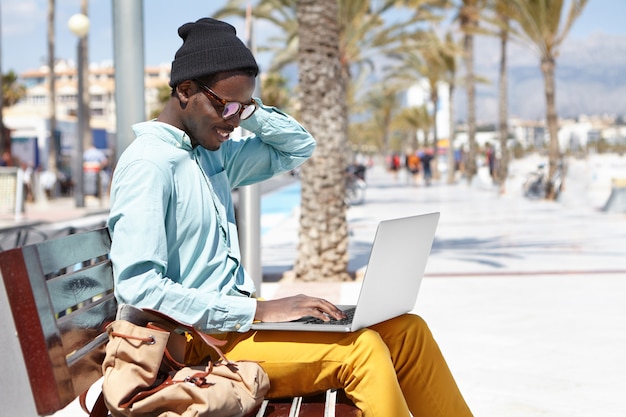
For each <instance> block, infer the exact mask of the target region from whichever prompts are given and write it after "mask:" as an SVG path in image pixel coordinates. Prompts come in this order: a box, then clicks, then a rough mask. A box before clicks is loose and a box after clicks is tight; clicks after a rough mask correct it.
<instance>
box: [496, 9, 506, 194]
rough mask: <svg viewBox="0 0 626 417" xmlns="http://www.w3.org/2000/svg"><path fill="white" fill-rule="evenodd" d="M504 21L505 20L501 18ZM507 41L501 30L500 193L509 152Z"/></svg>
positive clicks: (498, 172)
mask: <svg viewBox="0 0 626 417" xmlns="http://www.w3.org/2000/svg"><path fill="white" fill-rule="evenodd" d="M503 19H505V18H503ZM507 41H508V32H506V30H502V31H501V32H500V82H499V89H500V94H499V125H500V126H499V127H500V129H499V130H500V160H499V161H498V168H497V170H496V182H497V183H498V184H500V190H501V192H503V191H504V185H505V182H506V178H507V176H508V173H509V151H508V148H507V139H508V136H509V125H508V117H509V112H508V105H507V103H508V94H507V92H508V88H507V67H506V46H507Z"/></svg>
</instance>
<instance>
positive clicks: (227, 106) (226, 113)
mask: <svg viewBox="0 0 626 417" xmlns="http://www.w3.org/2000/svg"><path fill="white" fill-rule="evenodd" d="M193 81H194V82H195V83H196V84H198V86H199V87H200V89H202V92H203V93H204V94H206V95H207V97H210V98H212V99H213V100H215V101H217V102H218V103H220V104H221V105H222V107H223V108H224V110H222V119H224V120H228V119H230V118H232V117H235V115H238V116H239V119H240V120H246V119H247V118H248V117H250V116H252V114H253V113H254V112H255V111H256V108H257V104H256V102H255V101H254V99H250V103H249V104H243V103H240V102H238V101H226V100H224V99H223V98H221V97H220V96H218V95H217V94H215V92H214V91H213V90H211V89H210V88H209V87H207V86H206V85H204V84H202V83H201V82H200V81H198V80H193Z"/></svg>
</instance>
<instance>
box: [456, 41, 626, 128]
mask: <svg viewBox="0 0 626 417" xmlns="http://www.w3.org/2000/svg"><path fill="white" fill-rule="evenodd" d="M475 52H476V54H475V61H474V65H475V71H476V74H477V76H478V77H480V78H482V79H487V80H488V81H489V82H488V83H483V84H479V85H477V97H476V117H477V120H478V121H479V122H481V123H495V122H496V121H497V117H498V116H497V115H498V67H499V60H500V50H499V41H498V40H496V39H494V38H485V37H477V39H476V43H475ZM507 59H508V86H509V87H508V95H509V100H508V102H509V115H510V116H518V117H521V118H523V119H529V120H540V119H543V118H544V117H545V107H546V106H545V90H544V82H543V75H542V74H541V71H540V66H539V65H540V59H539V55H538V54H537V53H535V52H534V51H533V50H532V49H531V48H530V47H529V46H528V45H527V44H520V43H519V42H517V43H513V42H510V43H509V46H508V53H507ZM460 72H461V73H462V72H463V66H462V63H461V67H460ZM460 75H462V74H460ZM457 91H458V93H457V95H456V97H455V103H456V115H455V116H456V117H455V118H456V119H457V120H464V119H465V118H466V113H467V112H466V109H467V98H466V95H465V91H464V89H463V88H462V86H461V85H459V86H458V88H457ZM556 103H557V113H558V115H559V117H562V118H565V117H577V116H579V115H582V114H586V115H599V114H615V115H626V36H624V35H622V36H617V35H606V34H595V35H591V36H589V37H588V38H585V39H566V40H565V42H564V43H563V45H562V47H561V49H560V54H559V56H558V57H557V60H556Z"/></svg>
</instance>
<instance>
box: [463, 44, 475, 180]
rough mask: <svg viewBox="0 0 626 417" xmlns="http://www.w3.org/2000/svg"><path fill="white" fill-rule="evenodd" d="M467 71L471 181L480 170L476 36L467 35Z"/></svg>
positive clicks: (468, 174) (468, 157)
mask: <svg viewBox="0 0 626 417" xmlns="http://www.w3.org/2000/svg"><path fill="white" fill-rule="evenodd" d="M464 43H465V69H466V71H467V74H466V81H465V83H466V85H465V87H466V90H467V138H468V146H469V150H468V154H467V160H466V163H465V174H466V175H467V180H468V181H471V180H472V178H473V177H474V175H476V172H477V170H478V168H477V167H476V155H477V153H478V150H477V149H476V148H477V146H476V80H475V78H476V77H475V74H474V36H473V35H469V34H466V35H465V42H464Z"/></svg>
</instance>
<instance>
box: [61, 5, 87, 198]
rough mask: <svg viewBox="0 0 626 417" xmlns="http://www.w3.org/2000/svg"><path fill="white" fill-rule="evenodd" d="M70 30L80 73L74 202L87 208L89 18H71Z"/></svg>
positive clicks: (83, 16)
mask: <svg viewBox="0 0 626 417" xmlns="http://www.w3.org/2000/svg"><path fill="white" fill-rule="evenodd" d="M67 25H68V27H69V29H70V30H71V31H72V33H73V34H74V35H76V37H77V38H78V52H77V57H78V58H77V59H78V63H77V72H78V95H77V104H78V106H77V107H78V109H77V113H78V125H77V134H76V143H75V144H74V167H73V168H74V169H73V171H74V172H73V175H72V176H73V178H74V179H73V182H74V200H75V202H76V207H85V190H84V185H83V141H84V140H85V138H86V137H90V136H91V135H90V129H89V113H88V112H89V89H88V88H85V84H86V82H87V77H88V74H87V70H88V65H87V62H86V61H87V53H86V51H87V33H88V32H89V18H88V17H87V16H86V15H84V14H82V13H77V14H75V15H73V16H72V17H70V20H69V21H68V22H67Z"/></svg>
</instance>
